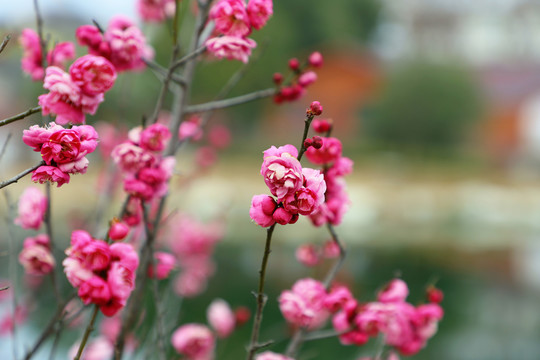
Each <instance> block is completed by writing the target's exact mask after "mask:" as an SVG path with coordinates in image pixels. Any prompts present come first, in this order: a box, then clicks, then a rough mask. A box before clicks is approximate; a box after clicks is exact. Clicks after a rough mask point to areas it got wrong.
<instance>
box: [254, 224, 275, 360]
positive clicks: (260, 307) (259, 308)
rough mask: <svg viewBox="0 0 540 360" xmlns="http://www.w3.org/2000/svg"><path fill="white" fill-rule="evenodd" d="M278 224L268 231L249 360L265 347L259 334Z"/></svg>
mask: <svg viewBox="0 0 540 360" xmlns="http://www.w3.org/2000/svg"><path fill="white" fill-rule="evenodd" d="M275 227H276V224H274V225H272V226H270V227H269V228H268V229H267V230H266V244H265V246H264V254H263V259H262V263H261V269H260V270H259V290H258V292H257V310H256V312H255V318H254V320H253V330H252V331H251V342H250V344H249V347H248V356H247V360H252V359H253V357H254V356H255V352H257V350H258V349H260V348H261V347H262V346H263V345H261V344H259V343H258V341H259V332H260V330H261V322H262V313H263V308H264V305H265V304H266V299H267V297H266V295H265V294H264V280H265V276H266V266H267V265H268V257H269V256H270V253H271V252H272V250H271V249H270V244H271V242H272V234H273V233H274V229H275Z"/></svg>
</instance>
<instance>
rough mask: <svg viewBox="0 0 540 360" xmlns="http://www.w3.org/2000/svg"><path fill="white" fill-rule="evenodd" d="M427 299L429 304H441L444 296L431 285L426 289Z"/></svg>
mask: <svg viewBox="0 0 540 360" xmlns="http://www.w3.org/2000/svg"><path fill="white" fill-rule="evenodd" d="M426 297H427V300H428V301H429V302H431V303H436V304H439V303H440V302H441V301H442V300H443V298H444V294H443V292H442V291H441V289H437V288H436V287H435V286H433V285H430V286H428V288H427V289H426Z"/></svg>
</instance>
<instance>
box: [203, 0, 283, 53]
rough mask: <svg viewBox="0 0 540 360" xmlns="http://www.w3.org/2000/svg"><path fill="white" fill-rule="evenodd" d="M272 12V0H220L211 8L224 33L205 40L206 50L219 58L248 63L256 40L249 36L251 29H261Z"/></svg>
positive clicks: (214, 19)
mask: <svg viewBox="0 0 540 360" xmlns="http://www.w3.org/2000/svg"><path fill="white" fill-rule="evenodd" d="M272 14H273V3H272V0H249V2H248V3H247V5H246V3H245V2H244V1H243V0H218V1H217V2H216V3H215V4H214V5H213V6H212V8H211V9H210V19H211V20H213V21H214V23H215V26H216V30H217V32H218V33H219V34H220V35H221V36H218V37H213V38H210V39H208V40H207V41H206V47H207V50H208V51H209V52H210V53H211V54H212V55H214V56H215V57H217V58H219V59H223V58H226V59H229V60H232V59H236V60H240V61H242V62H244V63H247V61H248V59H249V56H250V55H251V49H254V48H255V47H256V46H257V44H256V43H255V41H253V40H252V39H250V38H248V36H249V34H251V32H252V29H256V30H260V29H261V28H263V27H264V25H266V22H267V21H268V19H269V18H270V17H271V16H272Z"/></svg>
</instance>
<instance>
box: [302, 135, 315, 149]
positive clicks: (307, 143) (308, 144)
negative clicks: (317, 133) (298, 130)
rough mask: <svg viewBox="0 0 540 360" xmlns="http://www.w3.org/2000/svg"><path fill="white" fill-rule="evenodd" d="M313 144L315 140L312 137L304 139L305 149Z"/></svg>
mask: <svg viewBox="0 0 540 360" xmlns="http://www.w3.org/2000/svg"><path fill="white" fill-rule="evenodd" d="M312 145H313V140H311V139H310V138H307V139H306V140H304V149H307V148H308V147H310V146H312Z"/></svg>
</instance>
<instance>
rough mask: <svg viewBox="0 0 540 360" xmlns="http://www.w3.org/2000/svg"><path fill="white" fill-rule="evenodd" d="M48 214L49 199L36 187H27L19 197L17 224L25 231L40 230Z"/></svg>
mask: <svg viewBox="0 0 540 360" xmlns="http://www.w3.org/2000/svg"><path fill="white" fill-rule="evenodd" d="M46 212H47V197H46V196H45V195H43V193H42V192H41V191H40V190H39V189H38V188H37V187H35V186H29V187H27V188H26V189H25V190H24V192H23V193H22V194H21V196H20V197H19V204H18V216H17V218H16V219H15V224H17V225H19V226H20V227H22V228H23V229H34V230H38V229H39V227H40V226H41V223H42V222H43V218H44V217H45V213H46Z"/></svg>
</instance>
